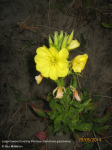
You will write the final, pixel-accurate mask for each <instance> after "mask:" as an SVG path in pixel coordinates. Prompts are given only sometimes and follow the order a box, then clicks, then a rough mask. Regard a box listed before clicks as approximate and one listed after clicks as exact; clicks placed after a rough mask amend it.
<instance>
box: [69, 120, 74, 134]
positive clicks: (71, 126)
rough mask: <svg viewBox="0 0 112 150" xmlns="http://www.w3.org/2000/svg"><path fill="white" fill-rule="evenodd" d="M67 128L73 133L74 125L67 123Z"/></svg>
mask: <svg viewBox="0 0 112 150" xmlns="http://www.w3.org/2000/svg"><path fill="white" fill-rule="evenodd" d="M68 127H69V129H70V130H71V131H72V132H73V131H74V125H73V124H72V123H71V122H69V123H68Z"/></svg>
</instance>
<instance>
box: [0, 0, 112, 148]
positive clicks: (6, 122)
mask: <svg viewBox="0 0 112 150" xmlns="http://www.w3.org/2000/svg"><path fill="white" fill-rule="evenodd" d="M55 3H56V1H55V0H52V1H48V0H43V1H40V0H0V140H1V141H2V143H1V146H3V145H4V144H3V141H4V140H37V139H36V137H35V134H37V133H38V132H39V131H44V129H45V124H44V122H43V121H42V120H41V119H40V118H38V117H37V116H36V115H35V114H34V112H33V111H32V110H31V109H30V107H29V105H28V104H29V103H32V104H35V105H36V104H39V102H42V101H41V99H39V100H38V101H36V100H35V99H34V97H35V94H36V92H37V91H39V93H40V94H43V95H46V94H47V93H48V92H50V91H52V90H53V88H56V85H55V84H54V83H53V82H51V83H49V81H48V80H47V79H43V80H42V82H41V83H40V84H39V85H37V83H36V81H35V76H36V75H38V74H39V72H37V71H36V69H35V66H36V65H35V62H34V56H35V54H36V49H37V47H40V46H43V45H46V46H48V42H47V39H48V35H49V34H53V33H54V31H61V30H63V31H64V32H67V33H68V34H70V33H71V31H72V30H73V29H74V39H77V40H78V41H79V42H81V37H80V35H81V33H83V36H84V38H85V39H86V40H87V42H86V48H85V49H84V50H83V52H82V49H81V47H79V48H77V49H76V50H77V51H78V52H76V51H71V52H70V59H73V58H74V57H75V56H77V55H79V54H80V53H87V54H88V56H89V59H88V61H87V64H86V67H85V69H84V70H83V72H82V75H83V77H79V83H80V86H81V88H86V89H87V90H88V91H89V94H90V97H91V95H92V94H93V93H96V92H99V93H100V94H101V99H100V101H99V105H98V109H96V111H95V113H96V114H101V116H103V115H104V113H105V110H106V109H107V108H108V107H109V106H111V105H112V29H106V28H104V27H102V26H101V20H100V19H99V18H97V19H96V20H91V19H90V20H89V19H82V20H81V19H80V18H78V17H77V15H76V14H73V15H68V14H67V13H62V11H60V10H59V9H58V8H57V7H56V5H54V4H55ZM71 3H72V1H69V2H68V3H67V5H66V6H65V7H64V9H65V10H67V9H68V8H69V6H70V5H71ZM50 6H52V7H50ZM72 9H73V8H72ZM34 27H35V28H34ZM29 41H30V42H29ZM32 41H33V42H32ZM29 43H31V44H29ZM65 81H66V85H68V84H69V82H70V79H69V77H66V79H65ZM51 84H52V86H51ZM11 86H13V87H15V89H18V90H20V97H21V99H22V98H23V99H22V100H24V99H30V101H28V102H27V101H25V102H22V103H19V104H18V103H17V99H16V95H15V93H14V91H13V90H12V89H11ZM18 92H19V91H18ZM21 99H20V100H21ZM108 123H109V124H112V117H111V119H110V121H108V122H106V124H108ZM106 135H107V137H108V138H107V140H108V141H107V142H106V141H105V140H104V139H102V142H100V143H99V145H100V148H101V150H106V149H107V148H108V149H109V148H110V149H111V148H112V126H111V127H110V128H109V129H108V130H106ZM83 136H86V135H85V133H84V134H83ZM47 140H68V141H71V143H60V144H59V143H54V144H52V143H50V144H47V146H48V147H47V146H46V145H45V146H46V147H47V149H49V150H52V149H54V150H75V149H76V148H75V140H74V139H73V138H72V137H71V136H70V135H61V136H52V137H51V136H50V137H48V139H47ZM108 142H109V143H108ZM19 144H20V143H19ZM20 145H22V146H23V143H22V144H20ZM32 145H33V148H32ZM7 146H8V145H7ZM30 146H31V148H30ZM96 147H97V146H96ZM2 148H3V147H2ZM44 148H45V147H44ZM44 148H43V149H44ZM3 149H14V148H8V147H7V148H6V147H5V148H3ZM15 149H17V148H15ZM20 149H26V150H27V149H40V148H39V147H37V144H36V143H35V144H32V143H31V144H26V145H25V146H23V147H22V148H20Z"/></svg>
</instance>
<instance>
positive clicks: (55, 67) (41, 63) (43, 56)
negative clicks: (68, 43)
mask: <svg viewBox="0 0 112 150" xmlns="http://www.w3.org/2000/svg"><path fill="white" fill-rule="evenodd" d="M36 53H37V55H36V56H35V57H34V60H35V63H36V70H38V71H40V72H41V74H42V76H44V77H50V78H51V79H52V80H57V79H58V77H65V76H66V75H67V74H68V61H67V57H68V55H69V53H68V50H67V49H66V48H63V49H61V50H60V51H59V52H58V51H57V49H56V48H55V47H51V48H49V49H48V48H47V47H45V46H43V47H39V48H37V50H36Z"/></svg>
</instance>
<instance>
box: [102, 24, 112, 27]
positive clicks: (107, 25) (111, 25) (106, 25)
mask: <svg viewBox="0 0 112 150" xmlns="http://www.w3.org/2000/svg"><path fill="white" fill-rule="evenodd" d="M102 26H103V27H105V28H112V24H106V23H102Z"/></svg>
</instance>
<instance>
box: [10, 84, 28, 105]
mask: <svg viewBox="0 0 112 150" xmlns="http://www.w3.org/2000/svg"><path fill="white" fill-rule="evenodd" d="M10 88H11V89H12V90H13V91H14V94H15V97H16V100H17V102H18V103H22V102H25V101H30V99H25V98H22V97H21V96H20V95H21V92H20V90H19V89H16V88H15V87H14V86H10Z"/></svg>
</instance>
